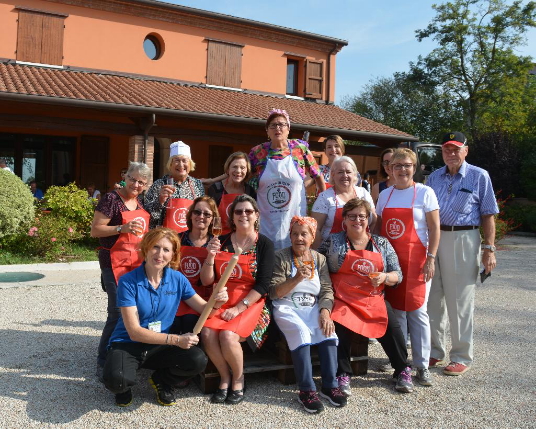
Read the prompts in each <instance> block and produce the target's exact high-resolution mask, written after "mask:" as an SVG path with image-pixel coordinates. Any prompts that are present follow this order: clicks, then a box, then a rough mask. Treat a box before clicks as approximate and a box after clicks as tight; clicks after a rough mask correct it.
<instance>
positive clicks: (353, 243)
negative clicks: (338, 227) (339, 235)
mask: <svg viewBox="0 0 536 429" xmlns="http://www.w3.org/2000/svg"><path fill="white" fill-rule="evenodd" d="M369 240H370V237H369V236H368V235H367V236H366V238H363V239H362V240H351V239H350V237H348V241H350V243H351V244H352V245H353V246H354V247H356V246H361V245H363V244H365V243H367V242H368V241H369Z"/></svg>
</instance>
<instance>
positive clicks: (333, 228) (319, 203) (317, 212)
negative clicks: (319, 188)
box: [311, 156, 376, 249]
mask: <svg viewBox="0 0 536 429" xmlns="http://www.w3.org/2000/svg"><path fill="white" fill-rule="evenodd" d="M357 181H358V172H357V167H356V165H355V162H354V160H353V159H352V158H350V157H348V156H341V157H339V158H337V159H336V160H335V161H333V165H332V166H331V175H330V178H329V183H330V184H331V185H332V187H331V188H329V189H327V190H326V191H324V192H322V193H321V194H320V195H319V196H318V198H317V199H316V201H315V203H314V205H313V209H312V211H311V217H313V218H315V219H316V221H317V222H318V231H317V233H316V238H315V242H314V244H313V248H314V249H317V248H318V246H320V243H322V240H325V239H326V238H327V237H328V236H329V235H330V234H335V233H337V232H340V231H342V230H343V217H342V208H343V207H344V204H345V203H346V202H347V201H349V200H351V199H352V198H360V199H363V200H365V201H368V203H369V204H370V206H371V208H372V209H371V218H370V224H371V226H373V225H374V223H375V222H376V212H375V210H374V204H373V203H372V198H371V196H370V194H369V193H368V192H367V191H366V190H365V188H362V187H360V186H358V185H357Z"/></svg>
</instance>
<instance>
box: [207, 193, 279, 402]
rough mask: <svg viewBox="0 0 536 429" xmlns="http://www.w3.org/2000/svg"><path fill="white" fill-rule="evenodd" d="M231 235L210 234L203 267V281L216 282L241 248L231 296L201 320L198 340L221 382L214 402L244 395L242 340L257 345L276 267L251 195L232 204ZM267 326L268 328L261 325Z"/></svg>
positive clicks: (230, 283)
mask: <svg viewBox="0 0 536 429" xmlns="http://www.w3.org/2000/svg"><path fill="white" fill-rule="evenodd" d="M229 211H230V213H231V216H230V217H229V223H230V227H231V231H232V232H231V233H230V234H227V235H224V236H222V237H221V243H220V240H219V239H218V237H214V238H213V239H212V240H210V242H209V244H208V255H207V259H206V260H205V263H204V265H203V268H202V269H201V281H202V282H203V284H204V285H212V284H213V283H215V282H217V281H218V280H219V279H220V277H221V274H222V273H223V272H224V270H225V267H226V266H227V264H228V263H229V261H230V259H231V257H232V256H233V253H234V252H235V250H236V249H237V248H240V249H242V255H241V256H240V257H239V260H238V264H237V265H236V267H235V269H234V271H233V274H232V275H231V277H230V278H229V281H228V282H227V292H228V294H229V300H228V301H227V303H226V304H225V305H224V306H223V307H222V308H221V309H219V311H217V312H216V314H215V315H214V317H213V318H211V319H210V320H208V321H207V322H206V323H205V326H204V328H203V331H202V332H201V338H202V341H203V344H204V346H205V352H206V353H207V355H208V357H209V358H210V360H211V361H212V363H213V364H214V366H215V367H216V369H217V370H218V372H219V374H220V385H219V389H218V390H216V393H214V394H213V395H212V398H211V402H213V403H223V402H225V403H228V404H238V403H239V402H242V400H243V399H244V393H245V380H244V356H243V352H242V346H241V345H240V343H241V342H243V341H245V340H246V339H247V340H248V343H249V344H250V345H251V346H252V347H260V345H261V341H262V340H261V339H260V337H262V335H263V333H262V332H258V331H257V330H256V332H255V333H256V334H257V336H255V337H251V333H252V332H253V330H254V329H255V328H256V326H257V325H258V322H259V319H260V318H261V315H262V314H263V312H264V311H265V310H264V302H265V298H264V296H265V295H266V294H267V293H268V289H269V286H270V281H271V278H272V270H273V265H274V247H273V244H272V242H271V241H270V239H269V238H267V237H266V236H264V235H262V234H259V233H258V230H259V210H258V208H257V203H256V202H255V200H254V199H253V198H251V197H250V196H249V195H240V196H239V197H237V198H236V199H235V200H234V202H233V204H232V205H231V207H230V210H229ZM265 328H267V326H265Z"/></svg>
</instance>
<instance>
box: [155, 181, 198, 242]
mask: <svg viewBox="0 0 536 429" xmlns="http://www.w3.org/2000/svg"><path fill="white" fill-rule="evenodd" d="M186 180H188V179H186ZM188 184H189V185H190V191H191V192H192V195H193V196H194V198H193V199H191V200H189V199H187V198H170V199H169V200H168V203H167V207H166V216H165V217H164V222H163V223H162V225H163V226H165V227H166V228H171V229H173V230H175V231H177V232H179V233H180V232H184V231H186V230H187V229H188V227H187V226H186V214H187V213H188V209H189V208H190V206H191V205H192V204H193V200H194V199H195V192H194V188H193V186H192V183H191V182H190V181H188Z"/></svg>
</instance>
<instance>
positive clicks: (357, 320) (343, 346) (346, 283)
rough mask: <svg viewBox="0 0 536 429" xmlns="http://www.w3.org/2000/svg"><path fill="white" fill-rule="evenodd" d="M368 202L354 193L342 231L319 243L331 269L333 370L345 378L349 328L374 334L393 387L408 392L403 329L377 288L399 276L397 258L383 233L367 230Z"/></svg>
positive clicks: (342, 380) (347, 378)
mask: <svg viewBox="0 0 536 429" xmlns="http://www.w3.org/2000/svg"><path fill="white" fill-rule="evenodd" d="M370 213H371V207H370V205H369V203H368V202H366V201H364V200H360V199H357V198H354V199H351V200H350V201H348V202H347V203H346V204H345V206H344V208H343V212H342V215H343V219H344V226H345V228H346V231H342V232H339V233H337V234H332V235H330V237H329V238H328V239H327V240H325V241H324V242H323V243H322V245H321V246H320V249H319V252H320V253H322V254H324V255H326V258H327V261H328V268H329V271H330V273H331V280H332V282H333V289H334V291H335V303H334V306H333V312H332V314H331V318H332V319H333V320H334V321H335V322H336V323H335V332H336V333H337V336H338V337H339V347H338V369H337V375H338V379H339V384H340V385H341V386H344V385H347V384H348V383H349V382H350V374H351V373H352V367H351V366H350V356H351V354H350V352H351V350H350V349H351V344H352V338H353V336H354V333H357V334H360V335H363V336H365V337H368V338H378V341H379V342H380V344H381V345H382V347H383V349H384V351H385V353H386V354H387V356H388V357H389V359H390V360H391V363H392V364H393V367H394V369H395V372H394V375H393V377H394V378H395V379H396V385H395V389H396V390H397V391H399V392H404V393H406V392H412V391H413V383H412V380H411V369H410V368H409V367H408V363H407V359H408V352H407V350H406V343H405V342H404V335H403V334H402V331H401V329H400V325H399V324H398V322H397V320H396V318H395V317H394V316H393V311H392V308H391V306H390V305H389V304H388V303H387V304H386V302H385V300H384V296H383V289H384V288H385V287H396V285H397V284H398V283H399V282H400V281H401V280H402V272H401V271H400V265H399V264H398V258H397V256H396V253H395V252H394V250H393V248H392V246H391V245H390V244H389V242H388V241H387V240H386V239H385V238H384V237H380V236H377V235H370V233H369V232H368V219H369V216H370Z"/></svg>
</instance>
